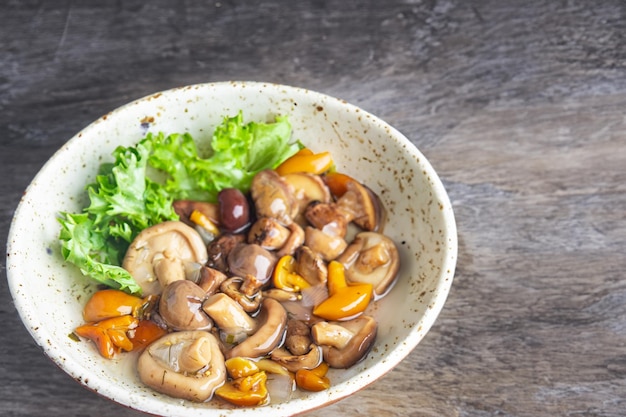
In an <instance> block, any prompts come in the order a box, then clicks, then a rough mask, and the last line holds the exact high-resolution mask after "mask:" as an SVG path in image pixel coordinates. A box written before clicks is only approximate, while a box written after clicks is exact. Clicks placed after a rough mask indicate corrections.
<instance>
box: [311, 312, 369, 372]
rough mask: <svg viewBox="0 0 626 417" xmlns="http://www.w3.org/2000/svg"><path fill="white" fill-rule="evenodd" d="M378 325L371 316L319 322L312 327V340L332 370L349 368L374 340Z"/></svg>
mask: <svg viewBox="0 0 626 417" xmlns="http://www.w3.org/2000/svg"><path fill="white" fill-rule="evenodd" d="M377 330H378V324H377V323H376V320H374V318H373V317H371V316H359V317H357V318H355V319H352V320H347V321H333V322H326V321H320V322H317V323H315V324H314V325H313V327H312V328H311V334H312V336H313V340H314V341H315V343H317V344H318V345H319V346H321V347H322V351H323V354H324V361H325V362H326V363H328V365H329V366H331V367H332V368H349V367H351V366H352V365H354V364H355V363H357V362H359V361H360V360H362V359H363V358H364V357H365V355H366V354H367V352H369V350H370V349H371V347H372V345H373V344H374V341H375V340H376V333H377Z"/></svg>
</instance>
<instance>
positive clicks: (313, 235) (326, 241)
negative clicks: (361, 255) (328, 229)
mask: <svg viewBox="0 0 626 417" xmlns="http://www.w3.org/2000/svg"><path fill="white" fill-rule="evenodd" d="M304 244H305V245H306V246H308V247H309V248H310V249H311V250H312V251H313V252H315V253H317V254H319V255H320V256H321V257H322V259H323V260H325V261H330V260H332V259H335V258H337V257H338V256H339V255H341V253H342V252H343V251H344V250H345V249H346V247H347V246H348V243H347V242H346V241H345V240H344V239H343V237H341V236H333V235H330V234H328V233H324V232H323V231H321V230H320V229H316V228H314V227H311V226H307V227H306V229H304Z"/></svg>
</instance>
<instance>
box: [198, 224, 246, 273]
mask: <svg viewBox="0 0 626 417" xmlns="http://www.w3.org/2000/svg"><path fill="white" fill-rule="evenodd" d="M245 240H246V237H245V236H244V235H241V234H230V233H226V234H223V235H221V236H219V237H218V238H217V239H215V240H214V241H212V242H211V243H209V245H208V246H207V252H208V258H209V259H208V261H207V266H210V267H211V268H214V269H217V270H218V271H221V272H228V254H229V253H230V251H231V250H233V248H234V247H235V246H237V245H238V244H240V243H243V242H245Z"/></svg>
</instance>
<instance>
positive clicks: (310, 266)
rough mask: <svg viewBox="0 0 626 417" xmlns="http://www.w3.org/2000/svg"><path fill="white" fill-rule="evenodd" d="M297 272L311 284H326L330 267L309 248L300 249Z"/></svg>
mask: <svg viewBox="0 0 626 417" xmlns="http://www.w3.org/2000/svg"><path fill="white" fill-rule="evenodd" d="M296 259H297V262H296V272H297V273H298V275H300V276H301V277H302V278H304V279H305V280H306V281H307V282H308V283H309V284H311V285H317V284H324V283H326V281H327V280H328V267H327V266H326V263H325V262H324V260H323V259H322V258H321V257H320V256H319V255H318V254H317V253H315V252H313V251H312V250H311V248H309V247H308V246H302V247H300V249H298V253H297V258H296Z"/></svg>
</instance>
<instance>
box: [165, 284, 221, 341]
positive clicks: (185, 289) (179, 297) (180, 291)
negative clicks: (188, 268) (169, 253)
mask: <svg viewBox="0 0 626 417" xmlns="http://www.w3.org/2000/svg"><path fill="white" fill-rule="evenodd" d="M205 296H206V293H205V292H204V290H202V288H200V287H199V286H198V285H197V284H194V283H193V282H191V281H188V280H184V279H183V280H179V281H174V282H172V283H171V284H169V285H168V286H167V287H165V289H164V290H163V293H162V294H161V298H160V300H159V314H160V316H161V318H162V319H163V320H164V321H165V323H166V324H167V325H168V327H171V328H172V329H174V330H209V329H210V328H211V327H212V326H213V322H212V321H211V319H210V318H209V317H208V316H207V315H206V314H205V313H204V312H203V311H202V303H203V301H204V298H205Z"/></svg>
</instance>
